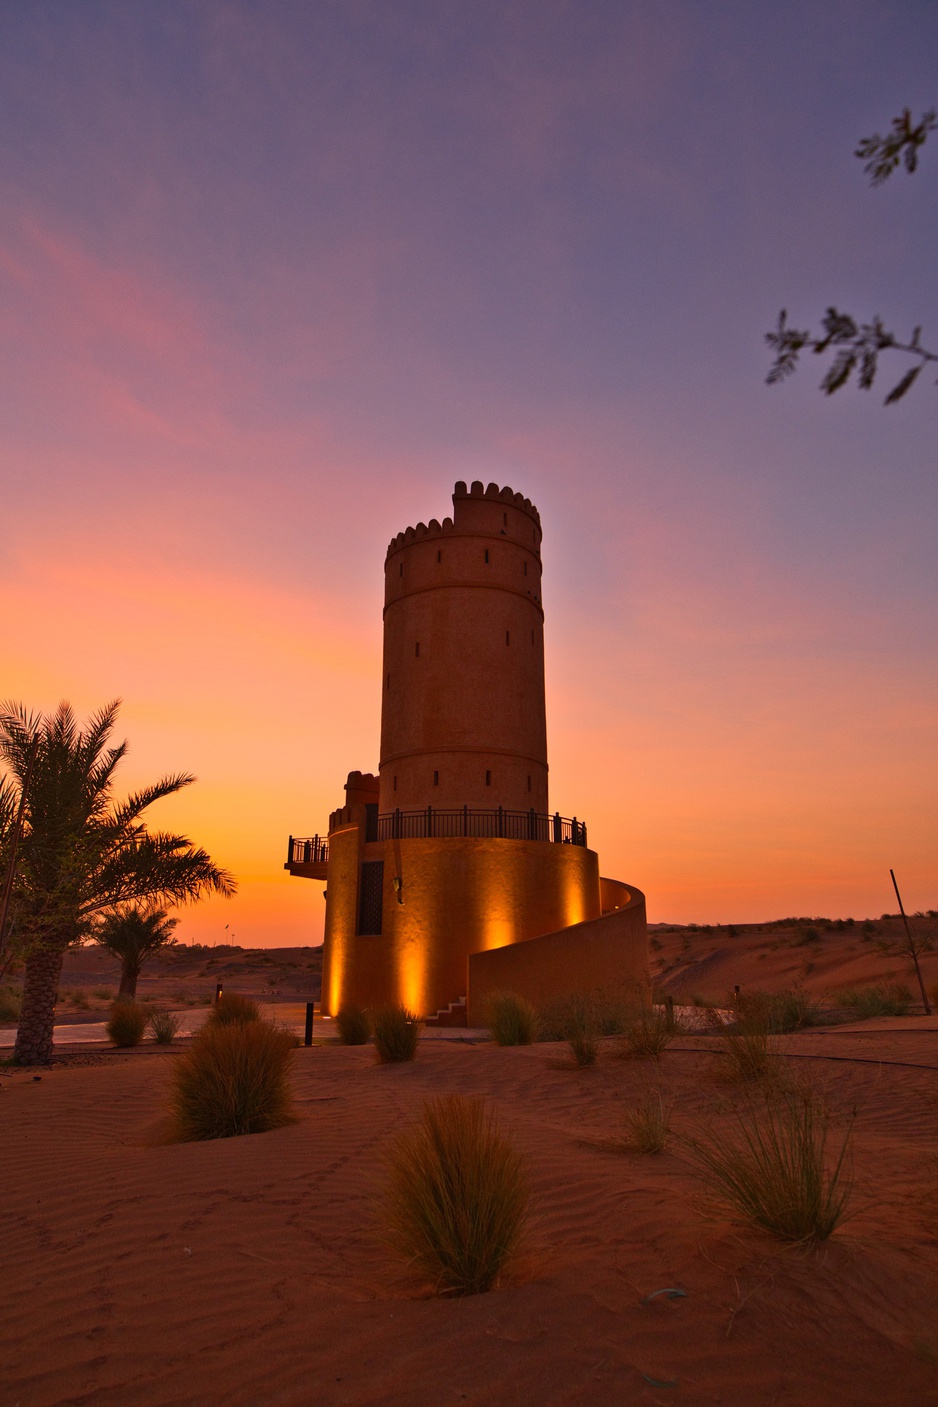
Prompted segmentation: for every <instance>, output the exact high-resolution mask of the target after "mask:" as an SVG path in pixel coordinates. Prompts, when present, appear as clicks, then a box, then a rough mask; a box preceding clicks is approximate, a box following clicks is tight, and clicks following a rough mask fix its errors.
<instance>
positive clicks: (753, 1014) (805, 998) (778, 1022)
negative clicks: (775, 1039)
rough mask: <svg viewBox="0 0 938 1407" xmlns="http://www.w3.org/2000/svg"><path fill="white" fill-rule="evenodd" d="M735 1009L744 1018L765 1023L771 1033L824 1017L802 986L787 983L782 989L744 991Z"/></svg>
mask: <svg viewBox="0 0 938 1407" xmlns="http://www.w3.org/2000/svg"><path fill="white" fill-rule="evenodd" d="M736 1010H737V1012H738V1014H739V1016H740V1017H741V1018H743V1019H744V1020H748V1021H752V1022H754V1023H756V1024H758V1025H761V1026H764V1027H765V1029H766V1031H768V1032H769V1034H770V1035H779V1034H782V1033H786V1032H790V1031H800V1030H803V1029H804V1028H805V1027H806V1026H817V1025H819V1024H820V1023H821V1021H822V1012H821V1009H820V1007H819V1006H818V1004H817V1002H816V1001H814V999H813V998H812V997H810V996H809V995H808V993H807V992H806V991H805V990H804V988H803V987H788V988H786V989H785V990H784V991H782V992H760V991H751V992H743V993H742V994H741V995H740V997H739V1000H738V1001H737V1003H736Z"/></svg>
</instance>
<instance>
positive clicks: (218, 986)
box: [215, 982, 222, 1006]
mask: <svg viewBox="0 0 938 1407" xmlns="http://www.w3.org/2000/svg"><path fill="white" fill-rule="evenodd" d="M221 988H222V984H221V983H220V982H218V983H216V986H215V1005H216V1006H217V1005H218V1003H219V1001H220V999H221Z"/></svg>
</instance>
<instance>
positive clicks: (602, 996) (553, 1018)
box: [537, 991, 629, 1041]
mask: <svg viewBox="0 0 938 1407" xmlns="http://www.w3.org/2000/svg"><path fill="white" fill-rule="evenodd" d="M584 1008H586V1009H588V1010H589V1013H590V1020H591V1021H592V1023H593V1026H594V1029H595V1032H596V1034H597V1035H600V1036H619V1035H621V1034H622V1032H623V1031H624V1030H625V1026H626V1023H627V1021H628V1013H629V1007H628V1003H626V1002H625V1001H624V1000H623V999H622V997H621V995H616V993H614V992H609V991H594V992H589V993H586V992H571V993H568V994H567V995H566V996H563V997H557V998H556V999H555V1000H554V1001H552V1002H547V1003H546V1004H545V1005H544V1006H542V1007H541V1008H540V1010H539V1011H538V1014H537V1039H538V1040H540V1041H566V1040H569V1039H570V1024H571V1021H574V1020H577V1019H578V1014H579V1013H580V1012H582V1011H583V1010H584Z"/></svg>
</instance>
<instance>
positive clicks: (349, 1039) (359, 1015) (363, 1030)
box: [335, 1004, 371, 1045]
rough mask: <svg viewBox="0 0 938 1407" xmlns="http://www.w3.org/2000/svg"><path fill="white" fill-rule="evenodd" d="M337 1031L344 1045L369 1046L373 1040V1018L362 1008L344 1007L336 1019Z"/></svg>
mask: <svg viewBox="0 0 938 1407" xmlns="http://www.w3.org/2000/svg"><path fill="white" fill-rule="evenodd" d="M335 1029H336V1031H337V1033H338V1036H339V1040H340V1041H341V1042H342V1044H343V1045H367V1044H368V1042H369V1041H370V1040H371V1017H370V1016H369V1015H368V1013H367V1011H363V1010H362V1008H361V1007H360V1006H352V1005H351V1004H349V1005H348V1006H343V1007H342V1008H341V1009H340V1010H339V1011H338V1012H337V1013H336V1018H335Z"/></svg>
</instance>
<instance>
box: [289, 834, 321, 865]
mask: <svg viewBox="0 0 938 1407" xmlns="http://www.w3.org/2000/svg"><path fill="white" fill-rule="evenodd" d="M328 859H329V845H328V842H327V841H325V840H323V838H322V836H320V835H313V836H308V837H305V838H302V839H298V838H297V837H296V836H295V835H291V836H290V839H289V841H288V842H287V864H288V865H324V864H325V863H326V861H327V860H328Z"/></svg>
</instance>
